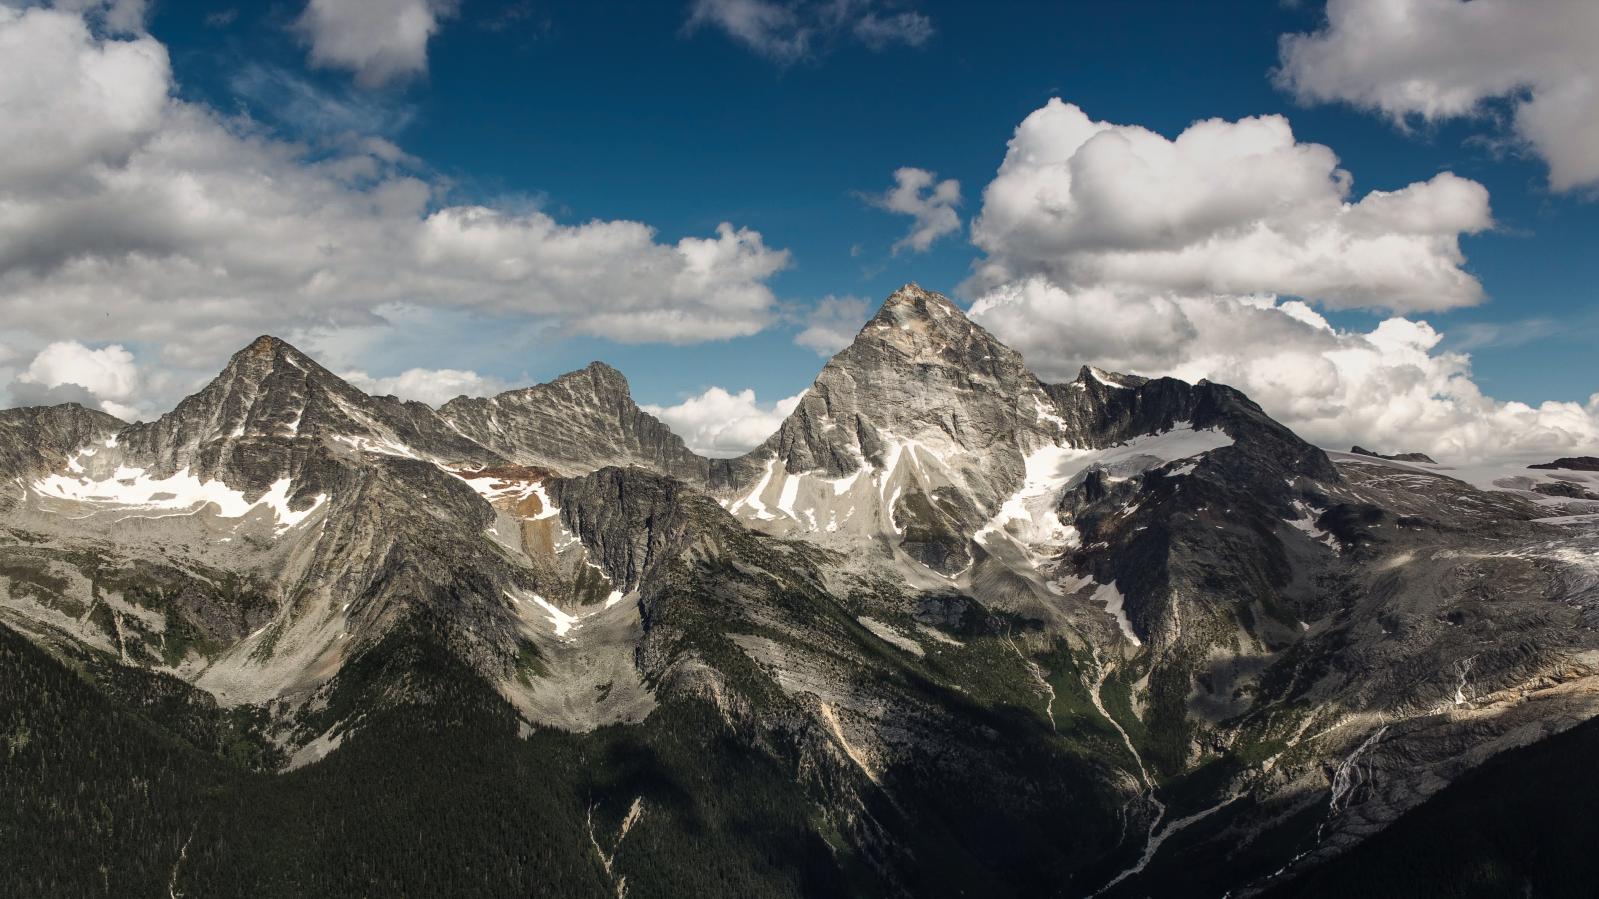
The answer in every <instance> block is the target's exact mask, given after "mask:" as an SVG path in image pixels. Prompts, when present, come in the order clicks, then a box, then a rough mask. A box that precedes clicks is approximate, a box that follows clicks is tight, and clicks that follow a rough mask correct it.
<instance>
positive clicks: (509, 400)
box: [439, 362, 711, 483]
mask: <svg viewBox="0 0 1599 899" xmlns="http://www.w3.org/2000/svg"><path fill="white" fill-rule="evenodd" d="M439 415H440V416H442V417H443V419H444V420H445V421H446V422H448V423H449V425H450V426H451V427H452V428H454V429H455V430H456V431H458V432H460V433H462V434H465V435H467V436H469V437H471V439H473V440H475V441H477V442H478V443H480V444H482V445H484V446H486V447H489V448H490V449H492V450H494V451H495V452H497V453H499V454H500V455H502V456H504V457H505V458H507V459H510V460H513V461H515V462H518V463H521V464H524V465H542V466H545V467H548V468H551V469H554V470H555V471H557V472H560V473H562V474H582V473H585V472H589V471H593V470H595V469H597V468H604V467H605V466H607V465H621V466H627V465H642V466H644V467H646V468H650V469H653V470H655V471H659V472H662V473H663V474H669V475H672V476H673V477H678V478H682V479H683V480H685V481H689V482H690V483H705V482H706V479H707V477H708V476H709V473H710V468H711V463H710V461H709V460H707V459H704V458H702V457H700V456H697V455H695V454H694V453H693V452H692V451H690V450H689V448H688V446H687V445H685V444H684V443H683V440H682V438H680V437H678V436H677V435H676V434H673V433H672V431H671V429H670V428H668V427H667V426H666V425H664V424H662V423H661V422H660V421H659V420H657V419H656V418H655V417H654V416H652V415H650V414H649V413H647V412H644V411H643V410H641V409H640V408H639V407H638V405H637V404H636V403H634V402H633V397H632V394H631V393H630V392H629V391H628V386H627V379H626V378H624V377H622V373H621V372H619V371H617V370H616V369H614V368H612V367H610V366H609V365H606V364H605V363H603V362H595V363H592V364H590V365H589V366H588V367H587V368H584V369H582V370H580V371H574V372H571V373H568V374H564V375H562V376H560V377H559V378H556V379H555V380H553V381H551V382H549V383H548V384H539V385H536V386H533V387H526V388H523V389H521V390H510V391H506V392H505V393H502V394H500V395H498V396H494V397H466V396H462V397H457V398H455V399H453V400H451V401H449V402H448V403H445V404H444V406H443V407H441V408H440V409H439Z"/></svg>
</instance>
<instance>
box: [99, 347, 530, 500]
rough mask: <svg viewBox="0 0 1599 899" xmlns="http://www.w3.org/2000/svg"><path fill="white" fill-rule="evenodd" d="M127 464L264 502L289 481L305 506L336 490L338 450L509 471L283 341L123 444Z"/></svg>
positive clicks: (242, 358) (252, 352)
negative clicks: (212, 483)
mask: <svg viewBox="0 0 1599 899" xmlns="http://www.w3.org/2000/svg"><path fill="white" fill-rule="evenodd" d="M117 443H118V445H119V447H120V449H121V452H120V454H119V456H120V459H122V460H125V461H128V462H130V463H132V464H136V465H139V466H140V467H144V468H147V469H148V470H149V472H150V474H151V475H153V476H155V477H164V476H167V475H171V474H173V473H175V472H177V471H180V470H187V471H188V472H189V473H190V474H192V475H193V476H195V477H197V478H199V479H201V480H212V479H215V480H219V481H222V482H223V483H225V484H227V485H228V486H230V487H233V488H234V489H238V490H242V491H245V492H246V493H247V494H252V495H254V494H259V493H260V492H263V491H265V490H267V489H268V488H269V487H270V486H271V485H272V484H273V483H275V482H277V481H279V480H281V479H284V478H288V479H290V480H291V481H293V482H294V483H295V485H296V487H297V488H298V490H299V493H298V494H297V496H300V495H305V494H308V493H312V492H316V491H319V490H322V489H323V488H324V487H326V486H330V485H331V484H332V483H335V482H337V480H338V474H337V472H336V468H337V466H336V465H335V464H333V462H332V461H331V458H330V457H331V456H332V455H333V454H334V453H335V452H336V451H338V450H339V449H340V448H343V449H345V450H352V451H376V452H379V453H384V454H388V455H393V456H402V457H404V456H424V455H425V456H428V457H432V458H439V459H445V460H450V461H455V462H463V463H465V462H476V463H480V464H488V463H492V462H496V461H501V460H500V458H499V457H498V456H496V455H495V454H494V453H492V452H490V451H488V450H485V449H484V448H483V447H482V446H480V445H478V444H476V443H474V442H472V441H471V440H469V439H467V438H464V437H462V436H461V435H459V434H457V433H456V432H455V431H453V430H451V429H450V428H449V427H448V426H447V425H446V424H445V423H444V422H443V421H442V420H441V419H440V418H439V416H438V414H437V413H435V412H434V411H433V410H432V409H430V408H428V407H427V406H426V405H425V404H422V403H416V402H402V401H400V400H398V399H396V398H394V397H372V396H368V395H366V394H365V393H363V392H361V391H360V390H358V389H356V388H355V387H353V386H351V385H350V384H349V383H347V382H346V381H344V379H342V378H340V377H338V376H337V375H335V374H333V373H332V372H330V371H328V370H327V369H326V368H323V367H322V366H321V365H319V364H317V363H316V362H315V361H313V360H312V359H311V358H310V357H308V356H306V355H305V354H304V353H301V352H300V351H299V350H297V349H295V348H294V347H292V346H290V345H289V344H288V343H285V342H284V341H282V340H279V339H278V338H276V337H260V338H258V339H257V340H255V341H254V342H252V343H251V344H250V345H249V346H247V347H245V348H244V349H242V350H240V351H239V352H238V353H236V354H234V356H233V358H232V359H230V360H229V361H228V365H227V367H226V368H225V369H223V370H222V373H221V374H219V375H218V376H217V377H216V378H215V379H213V380H212V381H211V383H209V384H207V385H206V386H205V387H204V388H203V389H202V390H201V391H200V392H198V393H196V394H194V395H192V396H190V397H188V398H186V399H184V400H183V401H182V402H181V403H179V404H178V406H177V408H175V409H173V410H172V411H171V412H169V413H167V414H165V415H163V416H161V417H160V418H158V419H156V420H155V421H152V422H146V423H142V424H137V425H134V426H132V427H130V428H128V429H126V430H125V431H123V432H121V433H120V434H118V435H117Z"/></svg>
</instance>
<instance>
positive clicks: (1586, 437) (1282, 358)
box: [972, 277, 1599, 461]
mask: <svg viewBox="0 0 1599 899" xmlns="http://www.w3.org/2000/svg"><path fill="white" fill-rule="evenodd" d="M972 317H973V318H974V319H975V320H976V321H978V322H979V323H981V324H982V325H983V326H984V327H986V328H988V329H989V330H991V331H993V332H994V333H995V334H996V335H997V336H999V337H1000V339H1002V340H1005V341H1007V342H1008V343H1010V344H1011V345H1012V346H1014V347H1015V348H1016V349H1017V350H1019V351H1020V352H1021V353H1022V354H1023V355H1024V356H1025V357H1026V358H1027V360H1028V362H1029V363H1030V364H1031V365H1032V366H1033V367H1034V368H1035V369H1036V370H1037V371H1038V373H1039V375H1040V376H1041V377H1043V378H1045V380H1057V381H1058V380H1066V379H1069V378H1072V377H1074V376H1075V375H1076V373H1077V369H1078V367H1079V366H1081V365H1083V364H1085V363H1091V364H1094V365H1099V366H1103V367H1106V368H1111V369H1115V370H1118V371H1127V372H1133V373H1137V374H1143V375H1148V376H1162V375H1169V376H1172V377H1177V378H1181V379H1183V380H1186V381H1198V380H1200V379H1201V378H1208V379H1209V380H1212V381H1216V382H1218V383H1223V384H1228V385H1231V386H1233V387H1237V388H1238V389H1240V390H1242V391H1244V392H1245V393H1247V394H1249V396H1250V398H1251V399H1253V400H1255V401H1256V402H1257V403H1259V404H1260V405H1261V407H1262V408H1264V409H1265V410H1266V411H1267V412H1268V413H1270V414H1271V415H1272V416H1273V417H1275V418H1277V419H1278V420H1279V421H1281V422H1283V423H1284V424H1286V425H1288V426H1289V427H1291V428H1293V429H1294V430H1295V431H1296V432H1297V433H1299V434H1300V436H1302V437H1304V438H1305V439H1307V440H1310V441H1312V442H1314V443H1319V444H1321V445H1324V446H1331V447H1335V448H1344V447H1346V446H1348V445H1349V444H1354V443H1358V444H1364V445H1366V446H1375V447H1386V448H1389V449H1388V451H1390V452H1395V451H1422V452H1426V453H1429V454H1431V455H1433V456H1434V457H1435V458H1439V459H1449V460H1456V461H1459V460H1467V459H1485V458H1497V457H1516V458H1529V459H1530V458H1540V457H1541V458H1544V459H1547V458H1549V457H1552V456H1554V455H1564V454H1570V453H1573V452H1581V451H1587V452H1592V451H1593V450H1594V449H1595V448H1596V447H1599V394H1595V395H1594V397H1593V398H1592V399H1590V401H1589V402H1588V404H1587V405H1586V406H1584V405H1582V404H1578V403H1559V402H1546V403H1543V404H1541V405H1539V406H1536V407H1534V406H1528V405H1525V404H1522V403H1502V402H1498V401H1495V400H1494V399H1492V398H1490V397H1487V396H1484V395H1483V394H1482V391H1481V390H1480V389H1479V388H1478V387H1477V385H1476V384H1475V383H1474V382H1473V381H1472V378H1471V360H1470V357H1469V356H1467V355H1465V354H1464V353H1458V352H1445V351H1441V350H1440V349H1439V344H1440V341H1441V339H1442V335H1441V334H1439V333H1438V332H1437V331H1435V330H1434V329H1433V328H1432V327H1431V326H1429V325H1428V324H1427V323H1426V322H1419V321H1411V320H1409V319H1405V318H1398V317H1395V318H1389V319H1387V320H1385V321H1383V322H1381V323H1379V324H1378V325H1377V327H1376V328H1374V329H1373V330H1371V331H1368V332H1360V331H1339V330H1336V329H1334V328H1333V327H1332V326H1331V325H1329V324H1328V323H1327V321H1326V320H1325V319H1324V318H1322V316H1320V315H1319V314H1317V313H1316V312H1315V311H1314V310H1312V309H1311V308H1310V307H1309V306H1307V305H1305V304H1304V303H1302V302H1299V301H1297V300H1289V301H1279V300H1274V299H1273V298H1270V297H1259V298H1244V297H1229V296H1172V295H1150V296H1137V297H1134V296H1127V295H1123V294H1120V293H1118V292H1117V291H1115V290H1108V289H1104V288H1081V289H1077V290H1073V291H1066V290H1063V289H1061V288H1060V287H1057V286H1055V285H1053V284H1051V283H1049V282H1048V281H1047V280H1046V279H1044V278H1042V277H1035V278H1030V279H1028V280H1026V281H1023V282H1020V283H1018V284H1014V285H1009V286H1006V287H1004V288H1001V289H999V290H996V291H994V292H992V293H990V294H988V295H987V296H985V297H983V298H982V299H980V300H978V301H977V303H976V304H975V305H974V306H973V307H972Z"/></svg>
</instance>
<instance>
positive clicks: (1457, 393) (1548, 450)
mask: <svg viewBox="0 0 1599 899" xmlns="http://www.w3.org/2000/svg"><path fill="white" fill-rule="evenodd" d="M1350 181H1351V177H1350V175H1349V174H1348V173H1347V172H1343V171H1341V170H1339V169H1338V168H1337V160H1336V158H1335V157H1334V156H1333V154H1332V151H1331V150H1329V149H1327V148H1326V147H1322V146H1319V145H1315V144H1300V143H1298V142H1296V141H1295V140H1294V139H1293V136H1292V132H1291V131H1290V130H1289V128H1288V123H1287V122H1286V121H1285V120H1283V119H1281V118H1277V117H1267V118H1260V119H1245V120H1243V121H1241V122H1236V123H1229V122H1222V121H1216V120H1212V121H1207V122H1200V123H1197V124H1195V125H1194V126H1192V127H1190V128H1189V129H1187V130H1186V131H1184V132H1183V134H1182V135H1180V136H1179V137H1178V138H1177V139H1176V140H1167V139H1166V138H1164V137H1161V136H1160V135H1158V134H1154V133H1152V132H1149V131H1146V130H1144V129H1141V128H1136V127H1131V126H1120V125H1109V124H1106V123H1103V122H1093V121H1091V120H1089V119H1088V117H1087V116H1085V115H1083V114H1082V113H1081V111H1079V110H1078V109H1077V108H1076V107H1073V106H1067V105H1065V104H1061V103H1059V102H1058V101H1052V102H1051V103H1050V104H1049V105H1048V106H1046V107H1044V108H1043V109H1041V110H1039V111H1037V112H1035V113H1033V114H1032V115H1030V116H1029V117H1028V118H1027V120H1026V121H1024V122H1023V123H1022V124H1021V126H1020V127H1018V129H1017V132H1016V136H1015V138H1014V139H1013V140H1012V141H1011V143H1010V148H1009V152H1008V153H1007V155H1006V157H1005V163H1004V165H1003V166H1002V167H1001V168H1000V171H999V174H998V175H997V176H996V177H995V179H994V181H993V183H991V184H990V185H989V186H988V188H987V189H986V190H985V192H984V206H983V209H982V212H981V214H980V216H979V217H978V219H977V221H976V223H975V224H974V226H973V232H974V240H975V241H976V242H977V243H978V244H979V246H981V247H982V248H983V249H984V250H986V251H987V253H988V258H987V259H985V260H984V261H983V263H982V265H981V269H980V272H979V274H978V276H977V277H975V278H974V279H973V282H972V284H973V285H975V286H976V287H978V288H979V289H980V290H981V295H980V296H979V297H978V299H977V301H976V302H975V303H974V304H973V306H972V310H971V314H972V318H973V319H974V320H976V321H977V322H979V323H980V324H982V325H983V326H984V327H986V328H988V329H989V330H991V331H993V332H994V334H995V335H996V336H998V337H999V338H1000V339H1001V340H1004V341H1006V342H1007V343H1009V344H1011V345H1012V346H1014V347H1015V348H1016V349H1017V350H1019V351H1021V352H1022V354H1023V355H1024V356H1026V358H1027V360H1028V362H1029V363H1030V364H1031V365H1032V366H1033V367H1034V368H1035V370H1037V371H1038V372H1039V374H1040V375H1041V376H1042V377H1044V378H1045V379H1047V380H1065V379H1068V378H1071V377H1073V376H1075V374H1076V372H1077V369H1078V367H1079V366H1081V365H1083V364H1085V363H1089V364H1094V365H1099V366H1103V367H1106V368H1111V369H1116V370H1120V371H1129V372H1134V373H1137V374H1142V375H1147V376H1152V377H1154V376H1162V375H1170V376H1173V377H1178V378H1182V379H1184V380H1188V381H1196V380H1199V379H1201V378H1208V379H1210V380H1213V381H1217V382H1220V383H1225V384H1230V385H1233V386H1235V387H1237V388H1239V389H1241V390H1243V391H1244V392H1246V393H1248V394H1249V395H1250V397H1251V398H1253V399H1254V400H1255V401H1256V402H1258V403H1260V404H1261V406H1262V407H1263V408H1264V409H1265V410H1266V411H1267V412H1268V413H1270V414H1271V415H1272V416H1273V417H1275V418H1277V419H1278V420H1279V421H1282V422H1283V423H1284V424H1287V425H1288V426H1290V427H1292V428H1294V429H1295V430H1296V431H1298V432H1299V433H1300V434H1301V435H1302V436H1304V437H1306V438H1307V439H1309V440H1312V441H1314V442H1318V443H1321V444H1323V445H1327V446H1334V447H1341V446H1347V445H1348V444H1351V443H1360V444H1364V445H1367V446H1375V447H1382V448H1388V449H1389V450H1391V451H1397V450H1419V451H1422V452H1427V453H1429V454H1432V455H1433V456H1434V457H1436V458H1445V459H1455V460H1461V459H1468V458H1469V459H1479V458H1489V457H1507V456H1514V457H1520V458H1533V457H1539V456H1542V457H1548V456H1550V455H1554V454H1570V453H1572V452H1580V451H1588V452H1592V451H1593V450H1594V448H1595V446H1596V445H1599V395H1595V397H1594V398H1593V399H1592V400H1590V401H1589V402H1588V403H1587V404H1586V405H1584V404H1580V403H1559V402H1548V403H1543V404H1541V405H1538V406H1536V407H1534V406H1528V405H1525V404H1522V403H1506V402H1499V401H1496V400H1494V399H1492V398H1491V397H1487V396H1484V395H1483V393H1482V391H1481V390H1480V389H1479V388H1478V386H1477V385H1476V383H1475V382H1474V381H1473V380H1472V377H1471V360H1470V357H1469V356H1467V355H1465V354H1464V353H1461V352H1451V351H1447V350H1445V349H1443V348H1442V335H1440V334H1439V333H1438V332H1437V331H1436V330H1435V329H1433V328H1432V327H1431V326H1430V325H1428V324H1427V323H1426V322H1422V321H1414V320H1411V319H1408V318H1404V317H1399V316H1394V317H1390V318H1388V319H1386V320H1384V321H1382V322H1381V323H1380V324H1378V325H1377V326H1376V327H1375V328H1373V329H1372V330H1370V331H1365V332H1362V331H1340V330H1337V329H1335V328H1333V327H1332V326H1331V325H1330V324H1329V323H1328V322H1327V321H1326V319H1325V318H1323V316H1322V315H1321V314H1320V313H1319V312H1317V311H1316V310H1315V309H1314V308H1312V306H1311V305H1309V304H1308V303H1306V302H1303V301H1300V300H1294V299H1285V298H1284V297H1285V296H1291V295H1300V296H1306V297H1309V298H1311V299H1313V300H1316V301H1319V302H1320V303H1321V304H1322V305H1324V306H1328V307H1345V306H1374V307H1387V308H1390V309H1394V310H1397V311H1401V312H1408V311H1415V310H1420V309H1437V308H1447V307H1449V306H1456V305H1461V304H1463V303H1468V302H1473V301H1475V300H1476V299H1477V298H1478V296H1479V295H1480V291H1479V289H1478V287H1477V284H1476V282H1475V280H1474V279H1472V278H1471V277H1470V275H1468V274H1466V273H1465V272H1464V271H1463V270H1462V269H1461V268H1460V264H1461V261H1462V260H1461V257H1460V254H1459V248H1458V243H1457V237H1458V234H1459V233H1460V232H1467V231H1472V230H1477V229H1480V228H1482V227H1486V226H1487V225H1488V223H1489V216H1488V204H1487V194H1486V191H1484V190H1483V189H1482V187H1481V186H1480V185H1477V184H1474V183H1473V182H1470V181H1466V180H1464V179H1461V178H1457V177H1455V176H1453V175H1450V174H1448V173H1444V174H1441V175H1439V176H1437V177H1435V178H1433V179H1432V180H1431V181H1427V182H1423V183H1420V184H1413V185H1410V186H1409V187H1406V188H1404V189H1402V190H1399V191H1394V192H1389V193H1383V192H1372V193H1368V194H1367V195H1366V196H1364V197H1362V198H1361V199H1359V200H1358V201H1352V200H1350V199H1349V197H1348V193H1349V184H1350Z"/></svg>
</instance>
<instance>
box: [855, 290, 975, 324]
mask: <svg viewBox="0 0 1599 899" xmlns="http://www.w3.org/2000/svg"><path fill="white" fill-rule="evenodd" d="M948 319H953V320H955V321H957V322H967V321H968V319H967V318H966V313H965V312H962V311H961V308H960V307H959V306H956V305H955V304H954V303H953V302H951V301H950V299H949V297H946V296H944V295H943V294H941V293H938V292H936V291H932V290H924V289H923V288H922V286H921V285H919V284H917V283H916V282H914V281H912V282H910V283H907V284H905V285H904V286H902V287H901V288H900V289H898V290H896V291H894V292H893V293H891V294H889V295H888V299H886V300H884V301H883V305H882V307H881V308H880V309H878V310H877V315H875V316H873V318H872V321H873V322H879V321H881V322H885V323H893V324H903V323H906V322H909V321H913V320H922V321H928V322H937V321H943V320H948Z"/></svg>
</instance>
